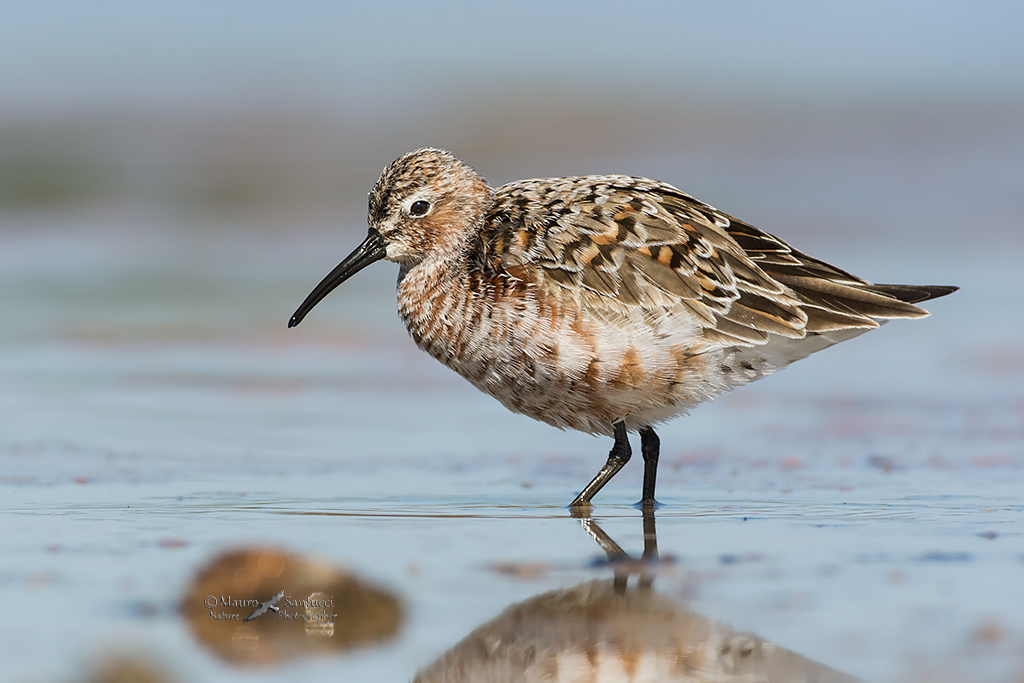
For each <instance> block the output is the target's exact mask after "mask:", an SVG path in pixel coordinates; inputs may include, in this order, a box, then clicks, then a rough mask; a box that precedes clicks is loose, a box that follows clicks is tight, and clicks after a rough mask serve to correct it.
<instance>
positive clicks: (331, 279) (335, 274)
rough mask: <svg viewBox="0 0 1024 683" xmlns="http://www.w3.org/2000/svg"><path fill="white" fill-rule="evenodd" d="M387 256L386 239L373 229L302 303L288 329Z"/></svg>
mask: <svg viewBox="0 0 1024 683" xmlns="http://www.w3.org/2000/svg"><path fill="white" fill-rule="evenodd" d="M385 255H386V251H385V249H384V238H383V237H381V236H380V233H379V232H377V231H376V230H374V229H372V228H371V229H370V233H369V234H368V235H367V236H366V239H365V240H363V243H362V244H360V245H359V246H358V247H356V250H355V251H353V252H352V253H351V254H349V255H348V256H346V257H345V260H344V261H342V262H341V263H339V264H338V265H337V267H336V268H335V269H334V270H332V271H331V272H330V273H328V275H327V277H325V278H324V279H323V280H321V281H320V284H318V285H317V286H316V287H315V288H314V289H313V291H312V292H310V293H309V296H307V297H306V300H305V301H303V302H302V305H301V306H299V308H298V309H297V310H296V311H295V313H294V314H293V315H292V319H291V320H289V321H288V327H295V326H296V325H298V324H299V323H301V322H302V319H303V318H305V317H306V314H307V313H309V312H310V311H311V310H313V307H314V306H316V305H317V304H318V303H320V300H321V299H323V298H324V297H325V296H327V295H328V294H330V293H331V290H332V289H334V288H335V287H337V286H338V285H340V284H341V283H342V282H344V281H345V280H347V279H349V278H350V277H352V276H353V275H355V274H356V273H358V272H359V271H360V270H362V269H363V268H365V267H366V266H368V265H370V264H371V263H374V262H375V261H379V260H381V259H382V258H384V256H385Z"/></svg>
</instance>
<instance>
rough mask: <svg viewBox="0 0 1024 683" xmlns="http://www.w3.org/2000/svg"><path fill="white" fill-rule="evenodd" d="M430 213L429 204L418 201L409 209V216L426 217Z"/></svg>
mask: <svg viewBox="0 0 1024 683" xmlns="http://www.w3.org/2000/svg"><path fill="white" fill-rule="evenodd" d="M428 211H430V202H428V201H424V200H422V199H418V200H416V201H414V202H413V203H412V205H411V206H410V207H409V215H410V216H426V215H427V212H428Z"/></svg>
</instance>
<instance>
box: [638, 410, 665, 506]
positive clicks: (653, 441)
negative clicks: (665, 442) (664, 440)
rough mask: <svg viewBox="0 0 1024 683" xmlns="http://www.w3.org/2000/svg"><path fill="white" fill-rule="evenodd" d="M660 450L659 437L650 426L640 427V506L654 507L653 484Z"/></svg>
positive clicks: (656, 502)
mask: <svg viewBox="0 0 1024 683" xmlns="http://www.w3.org/2000/svg"><path fill="white" fill-rule="evenodd" d="M660 450H661V439H659V438H658V435H657V434H655V433H654V430H653V429H651V428H650V427H641V428H640V454H641V455H643V457H644V489H643V499H642V500H641V501H640V505H641V507H645V508H646V507H652V508H653V507H656V506H657V504H658V501H656V500H654V484H655V481H656V480H657V478H658V455H659V452H660Z"/></svg>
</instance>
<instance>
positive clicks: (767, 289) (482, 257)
mask: <svg viewBox="0 0 1024 683" xmlns="http://www.w3.org/2000/svg"><path fill="white" fill-rule="evenodd" d="M486 223H487V225H486V229H485V230H484V231H483V233H482V236H481V237H482V240H481V244H480V245H479V254H478V255H477V263H478V264H479V266H480V267H481V268H482V269H484V270H485V271H487V270H490V271H492V272H495V273H497V272H504V273H509V274H513V275H514V274H515V273H516V272H517V267H521V266H524V265H527V264H531V265H533V266H535V268H533V269H531V272H532V273H536V276H537V277H538V279H540V280H541V281H542V284H544V285H547V286H549V287H550V288H551V289H552V290H553V291H555V292H556V293H558V295H559V296H563V297H568V298H571V299H573V300H574V301H575V302H576V303H577V304H578V305H582V306H585V307H588V308H592V309H601V310H611V311H614V310H620V311H623V312H628V311H624V307H625V308H632V307H638V308H640V309H645V310H648V311H651V312H652V314H655V315H663V314H664V313H665V312H666V310H668V311H672V310H674V309H675V310H678V309H680V308H681V309H685V310H686V311H687V312H689V313H690V314H691V315H692V316H693V319H694V320H696V321H697V322H698V324H699V325H701V326H702V327H703V328H704V335H705V338H706V339H708V340H709V341H721V342H723V343H736V344H760V343H764V342H766V341H767V340H768V335H769V334H774V335H781V336H783V337H790V338H802V337H803V336H805V334H806V333H807V332H821V331H826V330H834V329H843V328H850V327H877V326H878V323H877V322H875V321H874V320H873V319H872V317H883V318H885V317H911V316H916V315H926V313H925V312H924V311H923V310H921V309H919V308H916V307H915V306H912V305H910V304H907V303H904V302H902V301H900V300H899V299H898V298H896V297H895V296H893V295H891V294H888V293H885V292H880V291H872V290H871V289H870V288H871V287H872V285H871V284H870V283H867V282H865V281H864V280H860V279H859V278H856V277H854V276H852V275H850V274H849V273H846V272H844V271H841V270H839V269H838V268H833V267H832V266H829V265H828V264H826V263H823V262H822V261H818V260H817V259H813V258H811V257H808V256H806V255H804V254H801V253H800V252H797V251H795V250H793V249H792V248H790V247H789V246H788V245H787V244H786V243H785V242H783V241H781V240H779V239H777V238H775V237H773V236H771V235H769V234H767V233H764V232H761V231H759V230H757V229H755V228H753V227H751V226H749V225H747V224H745V223H742V222H740V221H736V220H734V219H732V218H731V217H729V216H727V215H725V214H722V213H720V212H718V211H717V210H715V209H714V208H712V207H710V206H708V205H706V204H703V203H701V202H699V201H697V200H696V199H694V198H692V197H690V196H689V195H687V194H685V193H683V192H681V191H679V190H677V189H676V188H673V187H671V186H669V185H665V184H663V183H658V182H656V181H651V180H646V179H642V178H630V177H625V176H588V177H581V178H556V179H543V180H528V181H522V182H518V183H513V184H511V185H505V186H503V187H501V188H498V190H497V196H496V202H495V208H494V209H493V210H492V211H491V212H490V213H489V214H488V216H487V219H486Z"/></svg>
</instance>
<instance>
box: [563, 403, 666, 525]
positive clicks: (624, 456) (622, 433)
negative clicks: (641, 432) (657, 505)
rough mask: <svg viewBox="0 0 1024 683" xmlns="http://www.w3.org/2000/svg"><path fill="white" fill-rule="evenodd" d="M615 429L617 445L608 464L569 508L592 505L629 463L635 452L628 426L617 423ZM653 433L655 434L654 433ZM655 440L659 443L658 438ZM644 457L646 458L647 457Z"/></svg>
mask: <svg viewBox="0 0 1024 683" xmlns="http://www.w3.org/2000/svg"><path fill="white" fill-rule="evenodd" d="M613 427H614V428H615V444H614V445H612V450H611V452H610V453H608V462H606V463H605V464H604V467H602V468H601V471H600V472H598V473H597V476H595V477H594V478H593V479H592V480H591V481H590V483H589V484H587V485H586V487H585V488H584V489H583V491H581V492H580V495H578V496H576V500H574V501H572V502H571V503H569V507H571V508H579V507H583V506H584V505H590V499H591V498H593V497H594V496H595V495H597V492H598V491H600V490H601V489H602V487H604V485H605V484H607V483H608V482H609V481H611V478H612V477H614V476H615V475H616V474H617V473H618V471H619V470H621V469H622V468H623V467H624V466H625V464H626V463H627V462H629V458H630V456H632V455H633V450H632V449H631V448H630V447H629V439H628V438H627V437H626V424H625V423H624V422H616V423H615V424H614V425H613ZM648 429H650V428H648ZM651 433H652V434H653V433H654V432H651ZM654 438H655V441H657V438H658V437H654ZM644 457H645V458H646V457H647V456H644ZM655 465H657V447H655ZM645 481H646V480H645ZM645 486H646V483H645ZM653 497H654V494H653V489H652V493H651V498H652V499H653Z"/></svg>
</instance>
